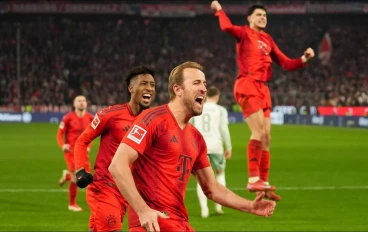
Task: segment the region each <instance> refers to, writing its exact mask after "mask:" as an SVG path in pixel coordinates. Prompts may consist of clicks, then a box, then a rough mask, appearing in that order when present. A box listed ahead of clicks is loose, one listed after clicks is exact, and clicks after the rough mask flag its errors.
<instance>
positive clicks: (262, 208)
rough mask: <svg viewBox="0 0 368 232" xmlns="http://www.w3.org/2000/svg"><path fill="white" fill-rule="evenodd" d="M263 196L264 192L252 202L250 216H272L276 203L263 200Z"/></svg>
mask: <svg viewBox="0 0 368 232" xmlns="http://www.w3.org/2000/svg"><path fill="white" fill-rule="evenodd" d="M264 196H265V192H262V193H261V194H259V195H258V196H257V197H256V198H255V199H254V200H253V201H252V209H251V211H250V212H251V213H252V214H255V215H258V216H264V217H269V216H271V215H272V214H273V211H274V210H275V207H276V202H274V201H268V200H263V199H262V198H263V197H264Z"/></svg>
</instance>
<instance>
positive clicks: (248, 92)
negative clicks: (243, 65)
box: [234, 78, 268, 119]
mask: <svg viewBox="0 0 368 232" xmlns="http://www.w3.org/2000/svg"><path fill="white" fill-rule="evenodd" d="M240 80H243V82H242V83H241V84H239V85H238V86H237V87H235V90H234V96H235V99H236V101H237V102H238V104H239V105H240V107H241V108H242V111H243V115H244V118H246V119H248V117H249V116H251V115H253V114H254V113H257V112H258V111H263V109H265V108H267V106H268V104H267V100H266V95H265V93H264V92H265V90H264V83H263V82H257V81H255V80H252V79H249V78H248V79H245V78H241V79H240Z"/></svg>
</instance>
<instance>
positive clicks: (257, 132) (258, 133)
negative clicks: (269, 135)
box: [252, 126, 266, 140]
mask: <svg viewBox="0 0 368 232" xmlns="http://www.w3.org/2000/svg"><path fill="white" fill-rule="evenodd" d="M265 134H266V133H265V130H264V127H263V126H259V127H257V128H255V129H253V130H252V137H253V138H255V139H259V140H261V139H262V138H263V137H264V136H265Z"/></svg>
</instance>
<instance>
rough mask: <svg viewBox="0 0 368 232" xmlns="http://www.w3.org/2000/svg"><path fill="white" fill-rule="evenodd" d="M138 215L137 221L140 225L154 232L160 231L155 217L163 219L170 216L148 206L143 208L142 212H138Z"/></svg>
mask: <svg viewBox="0 0 368 232" xmlns="http://www.w3.org/2000/svg"><path fill="white" fill-rule="evenodd" d="M137 214H138V213H137ZM138 217H139V222H140V223H141V226H142V227H143V228H144V229H145V230H146V231H156V232H157V231H160V226H159V225H158V220H157V218H159V217H160V218H165V219H168V218H170V217H169V216H168V215H166V214H165V213H162V212H160V211H157V210H154V209H151V208H149V207H147V209H146V210H143V211H142V212H140V213H139V214H138Z"/></svg>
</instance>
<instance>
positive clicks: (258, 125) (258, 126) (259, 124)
mask: <svg viewBox="0 0 368 232" xmlns="http://www.w3.org/2000/svg"><path fill="white" fill-rule="evenodd" d="M246 122H247V125H248V127H249V129H250V130H251V131H252V133H258V134H260V135H264V133H265V117H264V113H263V110H262V109H260V110H258V111H257V112H255V113H253V114H251V115H249V116H248V117H247V118H246Z"/></svg>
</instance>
